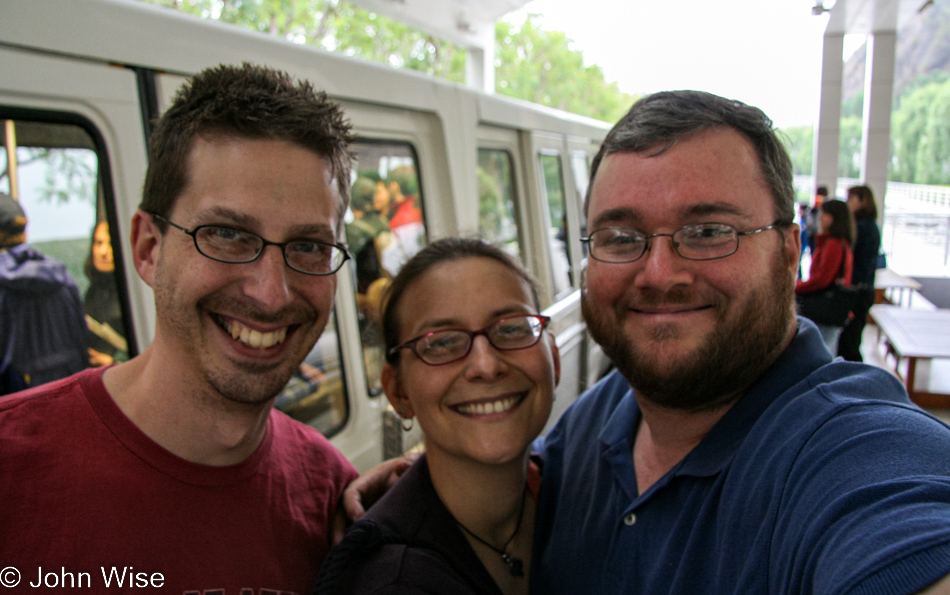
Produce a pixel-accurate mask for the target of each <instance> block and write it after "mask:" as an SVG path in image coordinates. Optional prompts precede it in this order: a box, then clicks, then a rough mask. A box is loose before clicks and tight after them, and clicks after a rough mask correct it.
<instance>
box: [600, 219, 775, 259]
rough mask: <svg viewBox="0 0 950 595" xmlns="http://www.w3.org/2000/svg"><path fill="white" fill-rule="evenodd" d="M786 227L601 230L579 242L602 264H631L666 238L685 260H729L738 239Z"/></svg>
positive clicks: (695, 225)
mask: <svg viewBox="0 0 950 595" xmlns="http://www.w3.org/2000/svg"><path fill="white" fill-rule="evenodd" d="M783 225H786V224H785V223H782V222H780V221H776V222H775V223H773V224H772V225H767V226H765V227H760V228H758V229H750V230H749V231H739V230H738V229H736V228H735V227H733V226H732V225H729V224H728V223H693V224H691V225H685V226H683V227H681V228H679V229H677V230H676V231H674V232H673V233H654V234H651V235H647V234H645V233H643V232H642V231H640V230H639V229H635V228H633V227H604V228H601V229H598V230H596V231H594V232H593V233H591V234H590V235H589V236H588V237H586V238H581V241H582V242H587V245H588V248H589V249H590V255H591V257H592V258H594V259H595V260H599V261H602V262H614V263H623V262H634V261H635V260H639V259H640V257H642V256H643V255H644V254H645V253H646V251H647V250H649V248H650V240H652V239H653V238H661V237H668V238H670V240H671V241H672V243H673V250H674V251H676V253H677V254H678V255H680V256H681V257H683V258H685V259H687V260H716V259H717V258H725V257H727V256H732V255H733V254H735V253H736V251H737V250H738V249H739V237H740V236H750V235H753V234H757V233H762V232H763V231H767V230H769V229H778V228H780V227H782V226H783Z"/></svg>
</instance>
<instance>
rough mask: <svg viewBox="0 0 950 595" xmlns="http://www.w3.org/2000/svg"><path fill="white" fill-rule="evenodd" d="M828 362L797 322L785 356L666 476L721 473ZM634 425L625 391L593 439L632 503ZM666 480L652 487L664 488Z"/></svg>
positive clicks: (810, 328)
mask: <svg viewBox="0 0 950 595" xmlns="http://www.w3.org/2000/svg"><path fill="white" fill-rule="evenodd" d="M831 360H832V357H831V353H829V352H828V350H827V348H826V347H825V346H824V342H823V341H822V339H821V334H820V333H819V332H818V327H816V326H815V325H814V323H812V322H811V321H810V320H807V319H805V318H798V329H797V330H796V333H795V337H794V338H793V339H792V342H791V343H790V344H789V346H788V347H787V348H786V349H785V351H783V352H782V354H781V355H779V357H778V359H777V360H776V361H775V363H774V364H772V366H771V367H770V368H769V369H768V370H766V371H765V372H764V373H763V374H762V376H760V377H759V379H758V380H757V381H756V382H755V383H754V384H752V386H750V387H749V390H748V391H746V393H745V395H743V396H742V397H741V398H740V399H739V400H738V401H737V402H736V404H735V405H734V406H733V407H732V408H731V409H730V410H729V411H728V412H727V413H726V414H725V415H724V416H723V418H722V419H720V420H719V422H718V423H717V424H716V425H715V426H713V428H712V430H710V432H709V433H708V434H707V435H706V437H705V438H703V440H702V441H701V442H700V443H699V444H698V445H697V446H696V448H694V449H693V450H692V451H691V452H690V453H689V454H688V455H686V457H685V458H684V459H683V460H682V461H681V462H680V463H679V464H678V465H677V466H676V467H674V468H673V469H672V471H671V472H670V473H668V474H667V476H668V477H669V476H671V475H672V476H677V475H692V476H696V477H708V476H712V475H715V474H717V473H719V472H720V471H722V470H723V469H724V468H725V467H726V466H727V465H728V463H729V462H730V461H731V460H732V457H733V456H734V455H735V453H736V451H737V450H738V449H739V445H740V444H741V443H742V441H743V440H744V439H745V437H746V436H747V435H748V433H749V432H750V431H751V429H752V427H753V426H754V425H755V423H756V421H757V420H758V419H759V417H761V415H762V414H763V413H764V412H765V410H766V409H768V408H769V406H770V405H772V403H774V402H775V401H776V400H777V399H778V398H779V397H780V396H781V395H782V394H784V393H785V392H786V391H788V390H789V389H790V388H792V387H793V386H795V385H796V384H798V383H799V382H801V381H803V380H804V379H805V378H806V377H807V376H808V375H809V374H811V373H812V372H813V371H815V370H817V369H818V368H820V367H821V366H824V365H826V364H828V363H830V362H831ZM639 421H640V408H639V407H638V406H637V401H636V399H635V398H634V395H633V389H629V390H628V391H627V393H626V394H625V395H624V396H623V397H622V398H621V400H620V402H619V403H618V404H617V407H616V408H615V409H614V411H613V413H612V414H611V415H610V417H609V418H608V419H607V422H606V423H605V424H604V428H603V430H601V432H600V436H599V438H600V442H601V449H602V451H603V453H604V458H605V460H607V461H608V462H609V464H610V465H611V467H613V468H614V471H615V477H617V478H618V479H619V480H620V481H621V483H622V484H623V485H624V489H626V490H627V491H628V492H629V493H630V495H631V496H633V497H634V498H635V497H636V496H637V489H636V481H635V478H634V477H633V474H632V473H631V472H632V470H633V467H632V459H631V453H632V452H633V440H634V430H635V428H636V427H637V424H638V423H639ZM668 477H667V479H665V480H661V481H658V482H657V484H655V485H658V484H666V482H667V480H668Z"/></svg>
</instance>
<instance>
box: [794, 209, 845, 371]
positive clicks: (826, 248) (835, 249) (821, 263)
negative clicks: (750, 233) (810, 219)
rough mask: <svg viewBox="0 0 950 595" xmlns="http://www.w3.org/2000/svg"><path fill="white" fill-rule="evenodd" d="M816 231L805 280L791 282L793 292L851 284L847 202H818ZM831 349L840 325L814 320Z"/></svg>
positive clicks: (802, 292) (835, 349)
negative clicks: (809, 267) (817, 227)
mask: <svg viewBox="0 0 950 595" xmlns="http://www.w3.org/2000/svg"><path fill="white" fill-rule="evenodd" d="M818 221H819V229H820V231H819V233H818V237H817V238H816V239H815V252H814V254H813V255H812V259H811V270H810V272H809V275H808V280H806V281H798V282H797V283H796V284H795V293H796V294H797V295H805V294H808V293H813V292H816V291H823V290H825V289H828V288H829V287H831V286H832V285H834V284H835V283H840V284H842V285H844V286H846V287H847V286H849V285H851V279H852V276H853V262H854V254H853V253H852V252H851V246H852V245H853V244H854V217H853V216H852V215H851V210H850V209H849V208H848V205H847V204H846V203H844V202H842V201H840V200H829V201H825V202H823V203H822V204H821V215H819V218H818ZM815 324H817V326H818V330H819V331H820V332H821V337H822V339H823V340H824V342H825V345H826V346H827V347H828V351H830V352H831V353H838V335H840V334H841V329H842V327H840V326H829V325H826V324H820V323H817V322H816V323H815Z"/></svg>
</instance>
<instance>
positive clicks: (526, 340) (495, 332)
mask: <svg viewBox="0 0 950 595" xmlns="http://www.w3.org/2000/svg"><path fill="white" fill-rule="evenodd" d="M549 322H551V319H550V318H549V317H548V316H541V315H540V314H525V315H523V316H509V317H508V318H502V319H501V320H498V321H496V322H493V323H491V324H489V325H488V326H486V327H485V328H483V329H481V330H478V331H470V330H466V329H443V330H438V331H432V332H431V333H426V334H424V335H422V336H421V337H416V338H415V339H412V340H410V341H406V342H405V343H403V344H402V345H397V346H396V347H393V348H392V349H390V350H389V356H390V357H392V356H394V355H396V353H397V352H398V351H399V350H400V349H411V350H412V352H413V353H415V354H416V356H417V357H418V358H419V359H420V360H422V362H423V363H426V364H429V365H430V366H441V365H443V364H450V363H452V362H455V361H458V360H460V359H462V358H464V357H465V356H467V355H468V353H469V352H470V351H471V350H472V343H474V342H475V337H477V336H479V335H482V336H484V337H485V338H486V339H488V342H489V343H491V345H492V347H494V348H495V349H498V350H499V351H514V350H517V349H527V348H528V347H532V346H534V345H536V344H537V342H538V341H540V340H541V333H542V332H543V331H544V328H545V327H546V326H547V325H548V323H549Z"/></svg>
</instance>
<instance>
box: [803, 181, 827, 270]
mask: <svg viewBox="0 0 950 595" xmlns="http://www.w3.org/2000/svg"><path fill="white" fill-rule="evenodd" d="M827 199H828V188H827V186H819V187H818V188H816V189H815V200H814V202H813V203H812V205H811V208H810V209H809V210H808V215H807V216H806V217H805V236H806V237H807V238H808V251H809V253H811V254H812V255H813V256H814V254H815V250H816V248H817V247H816V245H815V238H817V237H818V232H819V229H818V218H819V215H820V213H821V204H822V203H823V202H825V201H826V200H827ZM802 250H804V248H802Z"/></svg>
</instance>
